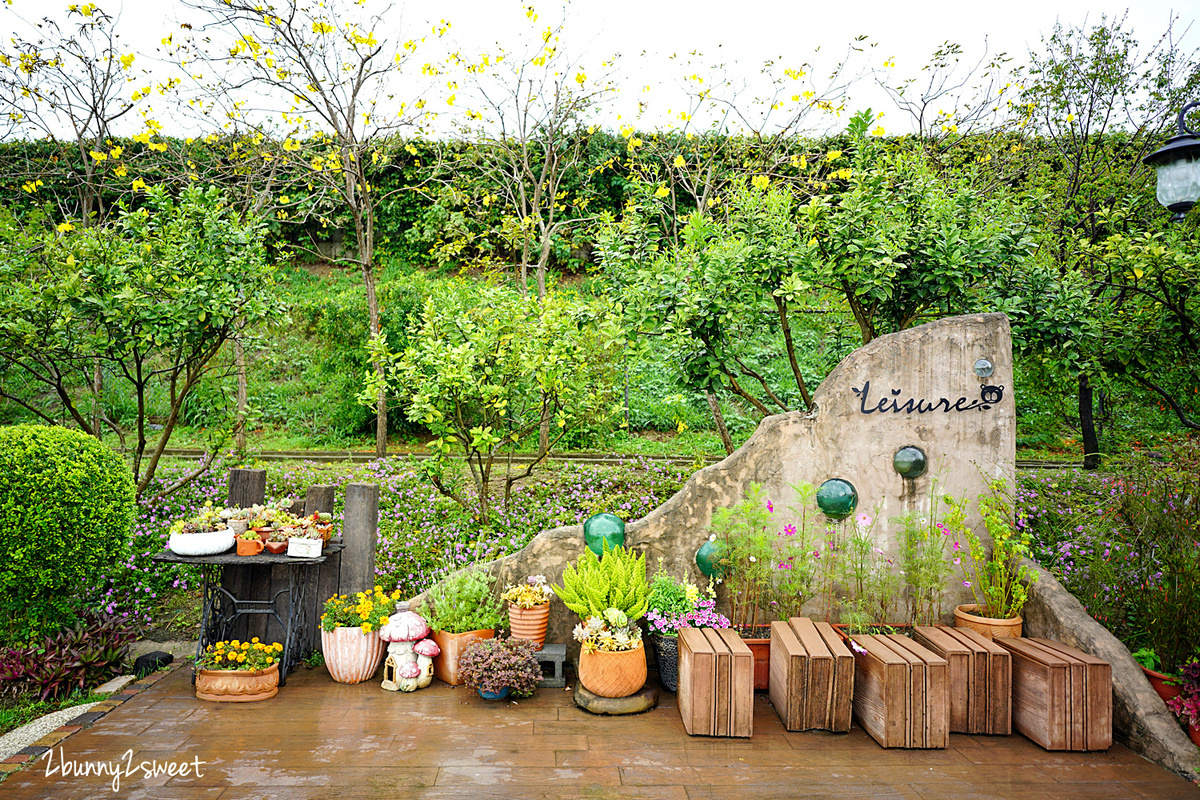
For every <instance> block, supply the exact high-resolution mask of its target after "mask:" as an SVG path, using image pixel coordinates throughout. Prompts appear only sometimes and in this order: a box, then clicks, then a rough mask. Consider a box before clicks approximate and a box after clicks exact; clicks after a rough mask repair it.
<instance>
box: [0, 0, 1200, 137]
mask: <svg viewBox="0 0 1200 800" xmlns="http://www.w3.org/2000/svg"><path fill="white" fill-rule="evenodd" d="M60 4H61V5H62V6H63V7H64V8H65V6H66V2H64V0H56V1H55V2H54V4H53V6H54V7H57V6H59V5H60ZM98 5H100V6H101V8H103V9H105V10H106V11H108V12H109V13H116V12H118V11H119V12H120V22H119V25H118V28H117V30H118V31H119V32H120V33H121V36H122V40H123V41H124V42H125V43H126V44H127V46H132V47H133V48H135V49H137V50H139V51H142V52H146V53H149V52H152V51H153V48H154V46H156V45H157V43H158V41H159V40H160V39H161V38H162V37H163V36H164V35H166V34H167V33H168V32H170V31H172V30H177V25H178V22H179V21H192V22H196V23H198V22H200V18H199V16H198V15H197V14H196V12H193V11H190V10H189V9H186V8H185V7H183V5H182V3H180V2H178V0H124V2H123V3H122V4H118V3H117V0H100V2H99V3H98ZM535 5H536V7H537V11H538V13H539V15H540V23H542V24H544V23H550V24H553V23H554V22H556V21H557V19H558V18H559V17H560V15H561V11H560V9H561V6H560V5H558V4H557V3H554V4H551V3H545V2H536V3H535ZM1197 6H1200V2H1197V0H1191V2H1190V3H1181V2H1180V1H1179V0H1174V2H1172V1H1171V0H1139V2H1138V3H1137V5H1136V7H1134V8H1129V9H1128V11H1127V10H1126V7H1127V4H1126V3H1124V2H1108V1H1106V0H1089V1H1087V2H1085V1H1084V0H1069V1H1067V2H1063V1H1062V0H1060V1H1059V2H1049V3H1048V2H1044V1H1039V0H1011V1H1010V2H1004V3H986V4H985V3H973V2H964V0H956V1H955V2H944V1H943V0H937V1H936V2H928V1H926V2H922V1H921V0H918V1H917V2H908V3H900V2H895V0H890V1H889V2H880V1H879V0H855V2H824V3H814V2H778V1H777V0H774V1H772V0H740V2H725V1H722V2H716V1H715V0H689V1H688V2H678V1H676V0H670V1H665V0H604V2H599V0H574V1H573V2H571V3H570V4H569V5H568V7H567V17H566V27H565V34H564V44H565V46H566V48H567V49H568V50H570V51H571V52H572V53H573V54H580V53H582V54H583V63H584V64H585V65H596V66H597V67H598V62H599V61H600V60H601V59H602V58H605V57H607V56H609V55H611V54H613V53H614V52H619V53H621V54H622V59H621V61H620V69H621V71H622V73H623V75H624V77H623V79H622V80H621V85H622V93H621V98H620V100H619V102H618V105H617V107H615V108H614V110H613V111H612V112H610V115H609V116H608V117H607V118H605V119H604V120H603V122H604V123H605V124H606V125H613V126H615V124H619V123H616V122H615V115H616V114H618V113H620V114H623V120H625V121H628V120H629V119H630V116H631V114H632V109H634V108H636V102H637V100H639V99H641V100H644V101H646V102H647V103H648V108H649V111H648V113H647V115H646V116H645V117H644V118H643V122H644V123H649V124H644V125H643V127H654V126H655V125H660V126H661V125H662V124H664V123H663V122H661V120H665V119H666V118H667V117H666V109H667V108H668V107H671V106H674V108H672V109H671V110H672V112H673V113H674V112H677V111H678V110H679V108H680V107H681V106H680V97H679V95H678V94H674V93H673V91H672V88H671V87H674V86H677V85H678V79H679V78H680V77H682V68H681V66H680V65H679V63H678V62H668V61H667V60H666V56H667V55H669V54H671V53H677V54H679V55H681V56H682V55H684V54H686V53H688V52H690V51H700V52H701V53H702V54H703V57H704V58H705V59H707V60H709V61H712V62H715V61H721V62H724V63H726V64H728V65H730V67H731V69H732V71H734V72H736V73H738V74H742V75H744V76H745V77H747V78H750V77H752V76H754V75H755V74H757V73H758V71H759V68H760V67H761V65H762V63H763V61H764V60H765V59H767V58H775V57H781V58H782V63H783V64H784V65H799V64H801V63H803V62H805V61H810V62H813V63H814V64H816V65H817V66H818V68H820V69H822V70H827V69H828V68H830V67H831V66H832V65H833V64H835V63H836V62H837V61H839V60H841V59H842V58H843V57H844V56H845V55H846V51H847V48H848V47H849V46H850V45H851V43H852V42H853V40H854V39H855V37H857V36H865V37H867V39H866V41H865V42H864V43H863V44H864V45H865V44H873V45H874V46H873V47H870V48H869V49H868V50H867V52H866V53H864V54H862V55H861V56H859V57H858V58H859V60H858V69H860V70H869V69H872V68H875V69H880V68H881V67H882V64H883V62H884V61H885V60H887V59H893V60H894V62H895V67H894V68H893V69H892V70H890V72H891V74H892V75H893V77H894V78H897V79H899V78H903V77H918V76H919V75H920V70H921V67H922V66H924V65H925V64H927V63H928V61H929V56H930V54H931V53H932V52H933V50H934V49H935V48H936V47H938V46H939V45H940V44H941V43H943V42H945V41H952V42H957V43H959V44H961V45H962V46H963V49H964V51H965V52H964V56H963V62H964V63H970V64H974V63H975V61H976V60H978V58H979V57H980V56H981V55H982V54H983V53H984V52H985V46H984V42H985V38H986V42H987V46H986V50H987V52H988V53H991V54H995V53H999V52H1006V53H1008V54H1009V55H1010V56H1013V57H1014V60H1015V61H1016V62H1018V63H1019V62H1021V61H1023V60H1024V58H1025V54H1026V52H1027V51H1028V49H1029V48H1030V47H1036V46H1037V44H1038V42H1039V41H1040V38H1041V37H1042V36H1043V35H1046V34H1048V33H1049V31H1050V30H1051V28H1052V27H1053V25H1054V23H1055V21H1061V22H1062V23H1063V24H1064V25H1068V26H1070V25H1083V24H1084V23H1085V22H1086V23H1087V24H1088V25H1092V24H1097V23H1099V22H1100V21H1101V17H1102V15H1103V14H1107V15H1109V16H1110V17H1113V16H1117V17H1120V16H1122V15H1127V16H1126V19H1127V24H1126V28H1127V29H1131V30H1132V31H1133V32H1134V33H1135V35H1136V37H1137V38H1138V40H1139V41H1140V42H1141V43H1142V44H1143V45H1148V44H1150V43H1153V42H1154V41H1155V40H1156V39H1157V38H1158V37H1159V36H1160V35H1162V33H1163V32H1164V31H1165V30H1166V28H1167V23H1168V21H1169V19H1170V18H1171V15H1172V11H1174V12H1175V13H1177V14H1178V15H1179V17H1180V19H1179V20H1178V21H1177V23H1176V27H1175V32H1176V36H1177V37H1178V36H1179V35H1180V34H1182V33H1183V31H1184V30H1185V29H1187V28H1188V27H1189V26H1192V28H1193V29H1192V30H1191V31H1190V32H1189V33H1188V34H1187V35H1186V37H1184V39H1183V43H1184V45H1185V46H1190V47H1196V46H1197V44H1198V43H1200V25H1195V24H1194V22H1195V20H1196V17H1197V14H1198V12H1200V8H1198V7H1197ZM49 8H51V6H48V5H47V4H46V3H45V2H44V0H15V2H14V4H13V10H15V11H16V12H17V13H19V14H21V15H22V16H23V17H25V18H26V19H31V18H35V17H38V16H40V15H42V14H44V13H47V10H48V9H49ZM392 13H393V14H394V16H395V19H396V20H397V27H399V24H400V19H401V15H403V22H404V25H405V27H406V28H409V29H411V27H412V26H415V25H417V24H418V22H420V21H422V20H424V19H425V18H429V20H430V21H433V22H436V21H437V19H438V18H439V17H440V18H444V19H446V20H448V21H450V22H451V23H452V26H453V27H452V31H451V37H452V38H453V40H454V41H455V43H456V45H457V46H459V47H461V48H462V49H463V50H464V51H465V52H467V53H470V52H475V53H479V52H484V51H488V50H493V49H494V42H496V41H497V40H500V41H502V42H507V41H512V40H514V39H515V37H516V36H518V35H519V31H521V30H524V29H526V28H527V23H526V19H525V13H524V8H523V5H522V3H521V2H519V0H440V2H437V3H421V4H415V3H409V4H407V5H400V4H397V5H396V6H395V7H394V8H393V12H392ZM389 18H390V17H389ZM9 24H11V23H9ZM422 27H424V26H423V25H422ZM389 33H390V32H389V31H387V30H385V31H383V32H382V35H381V38H383V37H384V36H387V35H388V34H389ZM409 35H411V34H409ZM406 38H407V37H406ZM140 63H141V64H145V63H146V61H145V60H143V61H142V62H140ZM589 74H590V73H589ZM647 85H648V86H650V87H651V89H650V91H649V92H644V91H643V87H644V86H647ZM868 106H870V107H872V108H873V109H874V110H876V111H880V110H882V111H885V112H886V117H885V118H884V119H883V120H882V122H883V124H884V125H885V126H886V127H887V128H888V130H889V132H902V131H905V130H908V129H909V128H910V127H911V126H910V124H909V122H908V120H907V118H906V117H905V116H904V115H903V114H902V113H901V112H899V111H897V110H896V109H895V107H894V106H893V105H891V103H890V101H889V100H888V99H887V97H886V96H885V95H884V94H882V93H881V92H880V91H879V90H878V89H877V88H876V87H874V81H873V80H872V78H871V77H870V75H866V76H865V77H863V78H862V79H861V80H860V81H858V82H857V84H856V85H855V86H854V87H853V88H852V90H851V94H850V103H849V110H850V112H853V111H856V110H859V109H862V108H866V107H868ZM162 119H163V121H164V123H165V124H166V127H167V131H166V132H168V133H178V132H179V131H176V130H172V123H171V118H170V117H169V116H164V117H162ZM835 126H840V123H837V124H836V125H835Z"/></svg>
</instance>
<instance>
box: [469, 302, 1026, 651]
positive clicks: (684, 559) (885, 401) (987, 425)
mask: <svg viewBox="0 0 1200 800" xmlns="http://www.w3.org/2000/svg"><path fill="white" fill-rule="evenodd" d="M981 358H986V359H988V360H990V361H991V362H992V364H993V365H994V366H993V373H992V375H991V376H990V377H987V378H980V377H978V376H977V375H976V374H975V371H974V364H975V362H976V361H977V360H979V359H981ZM868 384H869V387H868ZM1012 384H1013V380H1012V339H1011V333H1010V330H1009V324H1008V318H1007V317H1005V316H1004V315H1003V314H977V315H972V316H965V317H951V318H948V319H944V320H939V321H937V322H931V323H929V324H927V325H921V326H919V327H916V328H912V329H910V330H907V331H902V332H900V333H895V334H890V335H888V336H881V337H879V338H878V339H875V340H874V341H873V342H871V343H870V344H868V345H866V346H864V347H861V348H859V349H857V350H855V351H854V352H853V353H851V354H850V355H849V356H847V357H846V358H845V359H843V360H842V362H841V363H840V364H838V366H837V367H835V368H834V370H833V371H832V372H830V374H829V375H828V377H826V378H825V380H824V381H822V383H821V385H820V386H819V387H818V388H817V391H816V392H815V393H814V395H813V399H814V401H815V403H816V410H815V411H813V412H812V413H809V414H806V413H801V412H791V413H787V414H779V415H775V416H771V417H767V418H766V419H764V420H763V421H762V422H761V423H760V424H759V426H758V429H757V430H756V431H755V433H754V435H753V436H751V438H750V439H749V440H748V441H747V442H746V443H745V444H744V445H742V447H740V448H739V449H738V450H737V451H736V452H735V453H733V454H732V455H730V456H729V457H728V458H726V459H725V460H723V461H721V462H719V463H717V464H713V465H712V466H709V467H705V468H704V469H702V470H700V471H699V472H697V473H696V474H695V475H693V476H692V478H691V479H690V480H689V481H688V483H687V484H686V485H685V486H684V487H683V488H682V489H681V490H680V491H679V492H678V493H677V494H675V496H673V497H672V498H670V499H669V500H667V502H665V503H664V504H663V505H661V506H659V507H658V508H657V509H655V510H654V511H652V512H651V513H650V514H648V515H647V516H646V517H644V518H643V519H640V520H637V521H634V522H630V523H629V524H628V525H627V526H626V542H627V544H629V545H631V546H633V547H636V548H638V549H639V550H641V551H643V552H645V553H646V555H647V564H648V565H649V567H650V569H651V570H653V569H654V566H655V565H656V564H657V563H658V561H659V559H662V563H663V565H664V567H665V568H666V569H667V570H669V571H670V572H672V573H673V574H676V575H679V574H682V573H684V572H687V573H689V574H690V575H691V576H692V577H693V578H694V579H696V580H702V576H701V575H700V573H699V570H698V569H697V568H696V564H695V553H696V550H697V549H698V548H699V547H700V545H702V544H703V543H704V541H705V539H706V538H707V536H708V532H707V530H706V529H707V526H708V524H709V521H710V520H711V519H712V514H713V511H714V510H715V509H717V508H721V507H726V506H732V505H734V504H735V503H737V502H738V501H739V500H741V498H742V496H743V494H744V492H745V490H746V489H747V488H748V487H749V485H750V483H752V482H755V483H761V484H763V486H764V487H765V491H766V497H767V498H769V499H770V500H771V502H772V504H773V505H774V507H775V514H774V517H773V524H774V525H776V526H777V530H782V529H783V527H784V526H785V525H786V524H788V523H789V522H795V521H796V515H795V514H794V513H793V512H792V511H791V510H790V509H789V508H788V507H789V506H790V505H793V504H794V497H795V493H794V491H793V490H792V488H791V486H793V485H795V484H799V483H810V484H812V485H813V486H819V485H820V484H821V483H823V482H824V481H826V480H828V479H831V478H843V479H845V480H848V481H850V483H852V484H853V485H854V487H855V488H856V489H857V491H858V495H859V502H858V512H865V513H867V514H868V515H870V516H871V517H873V518H875V519H876V526H877V527H876V533H877V536H878V542H879V546H880V547H882V548H883V549H884V550H886V551H887V552H888V553H889V554H891V555H894V554H895V553H896V552H897V542H896V536H897V527H898V526H896V525H895V524H894V523H893V522H892V520H893V519H894V518H895V517H898V516H901V515H903V514H906V513H909V512H917V513H927V512H928V510H929V504H930V496H931V493H932V492H931V490H932V488H933V483H934V481H935V480H936V481H937V492H938V494H939V495H941V494H945V493H950V494H952V495H954V496H955V497H958V498H963V497H970V498H974V497H976V496H978V495H979V494H980V492H981V491H982V490H983V489H984V487H985V485H986V482H987V480H988V479H989V478H992V477H999V476H1004V477H1007V478H1009V479H1010V481H1011V479H1012V477H1013V476H1014V474H1015V461H1016V411H1015V408H1016V407H1015V403H1014V399H1013V396H1012ZM985 387H987V388H988V389H990V390H992V391H991V392H989V393H988V396H989V397H992V398H994V397H995V392H999V393H1000V395H1001V396H1000V398H999V399H998V400H996V401H995V402H989V403H985V402H983V401H982V399H981V398H982V397H983V395H984V394H985V391H984V389H985ZM943 398H944V399H945V403H942V402H941V401H942V399H943ZM930 407H935V410H929V408H930ZM881 408H883V409H885V410H882V411H881V410H880V409H881ZM918 408H920V409H921V411H920V412H918V411H917V410H916V409H918ZM955 408H959V409H969V410H953V409H955ZM945 409H950V410H945ZM907 445H915V446H918V447H920V448H921V449H923V450H924V451H925V454H926V456H927V459H928V463H929V469H928V471H927V472H926V473H925V474H924V475H923V476H921V477H919V478H916V479H911V480H910V479H905V478H902V477H901V476H900V475H899V474H897V473H896V471H895V469H894V468H893V466H892V457H893V455H894V454H895V453H896V451H897V450H899V449H900V448H901V447H905V446H907ZM973 507H974V504H972V508H973ZM968 522H969V523H970V524H972V525H973V527H975V528H976V529H977V530H978V531H979V533H981V534H982V535H983V538H985V539H986V532H985V531H983V530H981V529H982V525H981V523H980V520H979V518H978V515H977V514H975V513H974V512H972V516H971V517H968ZM843 524H853V522H850V521H848V522H845V523H843ZM582 549H583V527H582V526H580V525H574V526H565V527H561V528H554V529H551V530H547V531H543V532H541V533H540V534H538V536H536V537H535V538H534V539H533V541H531V542H530V543H529V545H527V546H526V547H525V548H524V549H523V550H520V551H519V552H516V553H513V554H511V555H508V556H506V557H504V558H502V559H499V560H498V561H496V562H493V563H492V564H490V565H489V566H490V568H491V569H492V570H493V572H494V574H496V575H497V576H498V578H499V580H500V582H501V584H502V585H503V584H504V583H515V582H518V581H521V580H524V578H525V576H527V575H532V574H542V575H545V576H546V577H547V578H548V579H550V580H551V581H552V582H557V581H559V580H560V579H561V576H562V571H563V568H564V567H565V566H566V565H567V564H569V563H571V562H573V561H574V560H575V559H576V558H577V557H578V555H579V553H580V552H581V551H582ZM947 595H948V596H947V598H946V602H945V604H944V607H943V612H944V616H945V619H946V621H949V620H950V616H949V615H950V614H951V612H952V610H953V608H954V606H955V605H957V604H959V603H963V602H971V600H970V597H969V594H967V593H966V590H965V589H963V588H962V587H961V586H960V587H958V588H957V591H954V592H948V593H947ZM815 612H816V609H815V607H814V609H812V613H815ZM576 622H577V620H576V619H575V618H574V616H573V615H571V614H570V613H569V612H566V611H565V610H563V608H562V606H561V605H558V604H557V603H556V604H555V605H553V606H552V607H551V615H550V630H549V634H548V639H549V640H550V641H567V642H569V641H570V640H571V636H570V632H571V628H572V627H574V625H575V623H576ZM577 649H578V648H577V647H576V648H574V649H573V650H572V651H571V655H574V654H575V652H577Z"/></svg>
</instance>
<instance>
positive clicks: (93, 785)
mask: <svg viewBox="0 0 1200 800" xmlns="http://www.w3.org/2000/svg"><path fill="white" fill-rule="evenodd" d="M127 750H132V755H131V756H130V757H128V761H127V756H126V751H127ZM53 752H54V754H55V755H54V758H55V761H54V762H53V763H55V764H58V763H59V761H58V759H59V751H58V750H57V749H55V750H54V751H53ZM62 758H64V759H66V760H67V761H70V762H74V763H75V764H77V765H82V764H83V763H84V762H99V761H105V762H120V764H121V766H122V768H124V767H125V765H126V764H127V763H129V762H130V761H131V763H132V764H133V765H134V767H135V773H136V774H134V775H130V776H127V777H122V780H121V785H120V788H119V790H118V791H117V792H113V791H112V790H111V786H110V783H111V778H110V777H108V776H104V777H98V776H95V775H92V776H88V777H75V776H71V777H67V778H64V777H62V775H51V776H47V775H46V774H45V767H44V761H43V760H39V761H38V762H37V763H36V764H34V765H32V766H30V767H29V768H27V769H25V770H24V771H22V772H18V773H16V774H13V775H11V776H10V777H9V778H8V779H7V780H6V781H5V782H4V783H0V800H9V799H11V800H26V799H27V798H28V799H29V800H32V799H33V798H37V800H50V799H51V798H53V799H54V800H72V799H73V798H93V797H94V798H101V797H107V798H128V800H135V798H154V799H155V800H158V799H159V798H161V799H162V800H171V799H173V798H177V799H179V800H183V798H209V799H210V800H212V799H216V798H219V800H241V799H242V798H254V800H264V799H269V800H275V799H278V800H285V799H290V798H353V799H354V800H359V799H360V798H363V799H365V798H381V799H386V800H407V798H449V797H455V798H459V797H461V798H479V799H480V800H489V799H490V798H581V799H582V798H588V799H589V800H600V799H601V798H662V799H663V800H668V799H669V800H683V799H684V798H736V800H756V799H757V798H777V797H778V798H791V797H803V798H822V797H828V798H871V799H872V800H890V799H891V798H906V800H940V799H941V798H1021V799H1022V800H1075V799H1076V798H1079V799H1080V800H1082V799H1083V798H1088V800H1092V799H1093V798H1200V789H1198V788H1197V787H1196V786H1194V785H1192V784H1190V783H1188V782H1187V781H1185V780H1183V779H1182V778H1179V777H1178V776H1175V775H1173V774H1171V773H1169V772H1167V771H1165V770H1163V769H1160V768H1158V767H1156V766H1154V765H1153V764H1151V763H1149V762H1147V761H1145V760H1143V759H1142V758H1140V757H1139V756H1137V755H1135V754H1133V753H1132V752H1130V751H1129V750H1127V749H1126V748H1124V747H1121V746H1120V745H1114V746H1113V747H1112V749H1111V750H1109V751H1108V752H1107V753H1047V752H1045V751H1044V750H1042V749H1041V748H1040V747H1038V746H1037V745H1035V744H1033V743H1031V742H1029V741H1028V740H1026V739H1025V738H1024V737H1021V736H1010V737H983V736H980V737H974V736H960V735H952V736H951V737H950V748H949V749H948V750H941V751H936V750H935V751H903V750H883V749H881V748H880V747H878V746H877V745H876V744H875V742H874V741H873V740H871V739H870V738H869V737H868V736H867V735H866V734H865V733H863V731H862V730H861V729H859V728H858V727H857V726H856V727H855V729H854V730H853V731H852V732H851V733H849V734H843V735H834V734H829V733H820V732H810V733H788V732H786V731H785V730H784V729H783V727H782V725H781V724H780V722H779V718H778V717H777V716H776V715H775V712H774V710H773V709H772V707H771V705H770V703H769V702H768V701H767V699H766V697H765V696H763V695H759V696H758V698H757V700H756V705H755V710H754V738H753V739H750V740H732V739H711V738H703V737H701V738H692V737H689V736H687V735H686V734H685V733H684V732H683V727H682V725H681V724H680V721H679V714H678V711H677V709H676V707H675V697H674V695H671V694H666V693H664V694H663V698H662V702H661V704H660V706H659V707H658V708H657V709H655V710H653V711H651V712H649V713H646V714H642V715H639V716H635V717H623V718H610V717H595V716H592V715H590V714H588V713H586V712H584V711H581V710H579V709H577V708H576V707H575V705H574V703H573V702H572V700H571V692H570V691H569V690H566V691H564V690H562V689H543V690H541V691H540V692H539V694H538V695H537V696H535V697H533V698H531V699H528V700H522V701H519V702H518V703H509V702H500V703H494V702H486V701H484V700H481V699H479V698H478V697H477V696H474V695H472V694H470V693H469V692H468V691H467V690H465V689H464V688H461V687H459V688H451V687H448V686H446V685H444V684H442V683H439V682H436V681H435V682H434V685H433V686H431V687H430V688H428V689H424V690H422V691H420V692H417V693H415V694H392V693H390V692H384V691H382V690H381V689H380V688H379V684H378V682H377V681H373V682H371V683H364V684H360V685H357V686H343V685H341V684H337V683H334V682H333V681H332V680H331V679H330V678H329V676H328V674H327V673H326V672H325V670H324V669H319V670H315V671H305V670H300V671H299V672H297V673H294V674H293V675H292V676H291V677H290V678H289V681H288V685H287V686H286V687H284V688H283V689H282V690H280V693H279V695H278V697H276V698H274V699H273V700H269V701H266V702H264V703H249V704H215V703H205V702H201V701H198V700H196V699H195V697H194V695H193V694H192V687H191V685H190V683H189V681H188V671H187V670H186V669H178V670H176V671H175V672H174V673H172V674H171V675H169V676H167V677H166V678H165V679H163V680H161V681H159V682H158V683H157V684H156V685H154V686H152V687H150V688H149V689H147V690H145V691H143V692H142V693H141V694H139V695H137V696H136V697H132V698H131V699H130V700H129V701H128V702H126V703H124V704H123V705H121V706H120V707H119V708H117V709H115V710H113V711H111V712H109V713H108V714H107V716H105V717H103V718H101V719H100V720H99V721H97V722H96V723H95V724H94V725H93V726H91V727H90V728H85V729H84V730H82V731H80V732H78V733H76V734H74V735H73V736H71V737H70V738H69V739H67V740H66V741H65V742H64V743H63V745H62ZM193 759H199V761H200V762H203V763H202V765H201V767H200V769H201V771H202V772H203V777H199V778H194V777H189V778H178V777H175V778H169V777H167V776H165V775H159V776H157V777H153V778H147V777H144V776H143V775H142V773H141V772H140V771H137V770H136V767H137V765H139V764H141V763H142V762H146V761H150V762H158V763H159V764H162V765H165V764H168V763H175V764H179V763H182V762H192V761H193Z"/></svg>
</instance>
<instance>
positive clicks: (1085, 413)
mask: <svg viewBox="0 0 1200 800" xmlns="http://www.w3.org/2000/svg"><path fill="white" fill-rule="evenodd" d="M1092 399H1093V398H1092V384H1091V382H1090V381H1089V380H1088V376H1087V373H1086V372H1081V373H1079V429H1080V433H1081V434H1082V435H1083V468H1084V469H1096V468H1097V467H1099V466H1100V442H1099V440H1098V439H1097V438H1096V419H1095V417H1094V415H1093V413H1092Z"/></svg>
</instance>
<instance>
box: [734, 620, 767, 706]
mask: <svg viewBox="0 0 1200 800" xmlns="http://www.w3.org/2000/svg"><path fill="white" fill-rule="evenodd" d="M754 627H755V629H756V630H761V631H762V633H763V636H761V637H754V638H752V639H747V638H746V637H745V635H744V634H743V635H742V643H743V644H745V645H746V647H749V648H750V652H751V653H753V654H754V690H755V691H756V692H758V691H766V690H767V689H769V688H770V687H771V626H770V625H769V624H768V625H755V626H754ZM738 633H742V632H741V631H738ZM764 637H765V638H764Z"/></svg>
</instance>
